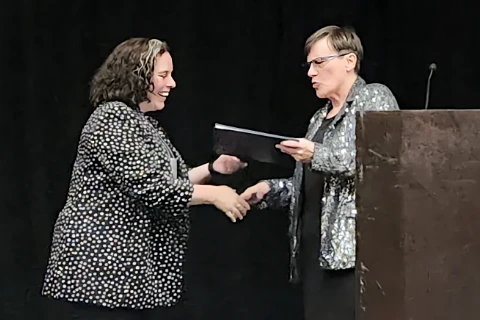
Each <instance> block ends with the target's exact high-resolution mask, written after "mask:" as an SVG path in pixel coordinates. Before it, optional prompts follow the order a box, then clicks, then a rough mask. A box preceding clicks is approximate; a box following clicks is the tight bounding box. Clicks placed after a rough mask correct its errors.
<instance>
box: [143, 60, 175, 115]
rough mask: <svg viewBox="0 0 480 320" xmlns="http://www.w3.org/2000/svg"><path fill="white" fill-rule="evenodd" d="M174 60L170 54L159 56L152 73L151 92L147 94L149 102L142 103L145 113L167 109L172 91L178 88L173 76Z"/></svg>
mask: <svg viewBox="0 0 480 320" xmlns="http://www.w3.org/2000/svg"><path fill="white" fill-rule="evenodd" d="M172 73H173V60H172V56H171V55H170V53H168V52H165V53H163V54H162V55H157V57H156V58H155V65H154V68H153V72H152V78H151V86H150V91H148V92H147V101H144V102H142V103H140V110H142V111H143V112H148V111H158V110H162V109H163V108H164V107H165V101H166V100H167V98H168V95H169V94H170V91H171V90H172V89H174V88H175V87H176V85H177V84H176V83H175V80H174V79H173V76H172Z"/></svg>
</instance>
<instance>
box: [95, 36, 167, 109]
mask: <svg viewBox="0 0 480 320" xmlns="http://www.w3.org/2000/svg"><path fill="white" fill-rule="evenodd" d="M169 50H170V49H169V48H168V45H167V43H166V42H164V41H159V40H156V39H147V38H132V39H129V40H126V41H124V42H122V43H121V44H119V45H118V46H117V47H116V48H115V49H114V50H113V51H112V53H110V55H109V56H108V58H107V59H106V60H105V62H104V63H103V64H102V66H101V67H100V68H99V69H98V70H97V72H96V73H95V75H94V76H93V78H92V81H91V83H90V103H91V104H92V105H93V106H94V107H98V106H99V105H100V104H102V103H104V102H108V101H122V102H124V103H126V104H128V105H129V106H132V107H137V106H138V105H139V104H140V103H141V102H143V101H146V100H147V91H148V90H151V87H152V83H151V78H152V73H153V68H154V65H155V58H156V56H157V55H162V54H163V53H165V52H169Z"/></svg>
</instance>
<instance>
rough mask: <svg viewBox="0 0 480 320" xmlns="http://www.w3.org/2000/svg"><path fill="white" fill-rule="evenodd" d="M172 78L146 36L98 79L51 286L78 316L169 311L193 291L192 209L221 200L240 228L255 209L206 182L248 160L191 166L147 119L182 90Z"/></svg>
mask: <svg viewBox="0 0 480 320" xmlns="http://www.w3.org/2000/svg"><path fill="white" fill-rule="evenodd" d="M172 72H173V62H172V57H171V55H170V53H169V48H168V46H167V44H166V43H165V42H162V41H159V40H156V39H144V38H137V39H130V40H127V41H125V42H123V43H121V44H120V45H118V46H117V47H116V48H115V49H114V50H113V52H112V53H111V54H110V56H109V57H108V58H107V60H106V61H105V63H104V64H103V65H102V66H101V68H100V69H99V70H98V71H97V73H96V74H95V76H94V77H93V81H92V83H91V92H90V93H91V95H90V100H91V103H92V104H93V106H94V107H95V110H94V112H93V113H92V115H91V116H90V118H89V119H88V121H87V123H86V125H85V127H84V128H83V130H82V133H81V137H80V142H79V146H78V152H77V158H76V161H75V164H74V166H73V173H72V179H71V182H70V188H69V192H68V197H67V200H66V203H65V206H64V208H63V210H62V211H61V212H60V214H59V216H58V218H57V221H56V224H55V227H54V232H53V241H52V247H51V254H50V259H49V262H48V266H47V270H46V275H45V279H44V286H43V290H42V293H43V295H46V296H49V297H51V298H53V299H56V300H62V301H63V302H62V303H63V304H64V307H66V308H67V309H68V310H70V311H69V312H70V313H71V314H72V317H73V315H75V319H83V318H82V317H84V318H85V319H90V320H92V319H110V318H111V319H116V320H121V319H146V317H147V316H148V315H149V314H150V313H151V312H152V311H151V310H148V309H156V310H157V311H160V312H167V308H163V307H170V306H173V305H176V304H177V303H178V302H179V301H180V300H181V297H182V294H183V290H184V286H183V265H184V259H185V253H186V249H187V238H188V233H189V227H190V225H189V214H190V207H191V206H194V205H201V204H212V205H214V206H216V207H217V208H218V209H219V210H221V211H223V212H224V213H225V214H226V215H227V216H228V217H229V218H230V219H231V220H232V221H233V222H235V221H236V219H242V218H243V216H244V215H245V214H246V212H247V211H248V210H249V209H250V207H249V205H248V203H247V202H246V201H245V200H243V199H242V198H241V197H240V196H238V194H237V193H236V192H235V191H234V190H232V189H231V188H229V187H227V186H210V185H206V184H205V183H207V181H208V179H209V177H210V175H211V173H221V174H230V173H233V172H235V171H237V170H239V169H240V168H242V167H244V166H245V164H244V163H242V162H240V161H239V160H238V159H237V158H235V157H230V156H221V157H219V158H218V159H217V160H216V161H215V162H213V163H210V164H205V165H202V166H199V167H197V168H193V169H189V168H188V167H187V166H186V164H185V162H184V161H183V160H182V157H181V155H180V154H179V152H178V151H177V150H176V149H175V147H174V146H173V145H172V143H171V142H170V140H169V139H168V137H167V135H166V133H165V131H164V130H163V129H162V128H161V127H160V126H159V124H158V123H157V122H156V121H155V120H154V119H153V118H151V117H150V116H148V115H147V114H146V113H148V112H150V111H155V110H162V109H163V108H164V106H165V101H166V99H167V97H168V95H169V93H170V91H171V90H172V89H174V88H175V86H176V84H175V81H174V79H173V77H172ZM52 301H55V300H52ZM165 314H167V313H165ZM155 317H156V318H158V317H159V314H158V312H156V313H155ZM165 317H166V318H169V316H163V318H165Z"/></svg>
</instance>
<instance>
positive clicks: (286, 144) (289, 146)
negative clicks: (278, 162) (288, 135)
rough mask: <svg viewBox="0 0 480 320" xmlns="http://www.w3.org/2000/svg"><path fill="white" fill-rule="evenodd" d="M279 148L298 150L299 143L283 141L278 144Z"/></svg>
mask: <svg viewBox="0 0 480 320" xmlns="http://www.w3.org/2000/svg"><path fill="white" fill-rule="evenodd" d="M280 145H281V146H284V147H287V148H300V142H298V141H294V140H285V141H282V142H280Z"/></svg>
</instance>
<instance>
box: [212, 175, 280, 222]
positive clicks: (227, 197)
mask: <svg viewBox="0 0 480 320" xmlns="http://www.w3.org/2000/svg"><path fill="white" fill-rule="evenodd" d="M215 188H216V190H215V196H214V198H213V201H212V204H213V205H214V206H215V207H217V209H219V210H221V211H222V212H224V213H225V215H226V216H227V217H228V218H230V220H231V221H232V222H236V221H237V219H239V220H243V217H245V215H246V214H247V212H248V211H249V210H250V208H251V207H250V205H255V204H257V203H259V202H260V201H261V200H262V199H263V198H264V196H265V195H266V194H267V193H268V192H269V191H270V188H269V186H268V184H267V183H266V182H259V183H257V184H256V185H254V186H252V187H250V188H248V189H246V190H245V191H244V192H243V193H242V194H240V195H239V194H237V192H236V191H235V190H233V189H232V188H230V187H227V186H218V187H215Z"/></svg>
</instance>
